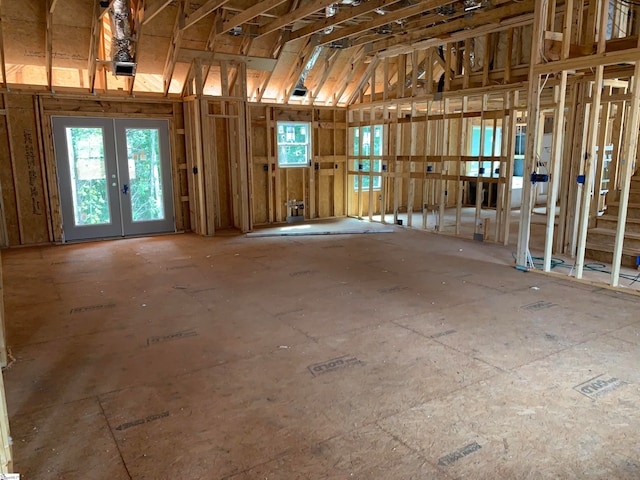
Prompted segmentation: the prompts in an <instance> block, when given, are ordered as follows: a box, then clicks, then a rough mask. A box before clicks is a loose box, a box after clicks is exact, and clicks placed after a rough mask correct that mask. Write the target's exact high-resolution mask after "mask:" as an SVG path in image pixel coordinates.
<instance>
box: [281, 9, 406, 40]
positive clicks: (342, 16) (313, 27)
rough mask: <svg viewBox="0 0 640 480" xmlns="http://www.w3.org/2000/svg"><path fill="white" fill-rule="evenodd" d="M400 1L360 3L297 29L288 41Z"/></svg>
mask: <svg viewBox="0 0 640 480" xmlns="http://www.w3.org/2000/svg"><path fill="white" fill-rule="evenodd" d="M399 1H400V0H370V1H369V2H365V3H362V4H360V5H358V6H357V7H350V8H346V9H344V10H339V11H338V13H337V14H336V15H334V16H333V17H326V18H324V19H323V20H320V21H317V22H313V23H311V24H309V25H307V26H306V27H302V28H299V29H297V30H294V31H293V32H291V35H290V36H289V40H295V39H296V38H302V37H306V36H308V35H313V34H314V33H317V32H320V31H322V30H325V29H327V28H331V27H334V26H336V25H339V24H341V23H344V22H346V21H348V20H352V19H354V18H356V17H358V16H360V15H365V14H367V13H369V12H373V11H374V10H377V9H380V8H384V7H388V6H389V5H393V4H394V3H398V2H399Z"/></svg>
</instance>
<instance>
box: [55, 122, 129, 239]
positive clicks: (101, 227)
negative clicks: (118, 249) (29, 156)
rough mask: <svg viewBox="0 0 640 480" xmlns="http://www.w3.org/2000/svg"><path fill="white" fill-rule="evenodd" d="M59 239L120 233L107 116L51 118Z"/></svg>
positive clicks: (112, 149) (112, 140)
mask: <svg viewBox="0 0 640 480" xmlns="http://www.w3.org/2000/svg"><path fill="white" fill-rule="evenodd" d="M52 125H53V140H54V147H55V153H56V164H57V167H58V184H59V187H60V207H61V210H62V230H63V235H64V239H65V241H68V240H88V239H93V238H107V237H117V236H121V235H122V221H121V215H120V199H119V196H120V195H119V184H118V171H117V163H116V151H115V139H114V133H113V120H110V119H104V118H76V117H53V119H52Z"/></svg>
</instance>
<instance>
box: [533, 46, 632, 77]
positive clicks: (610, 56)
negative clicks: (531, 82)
mask: <svg viewBox="0 0 640 480" xmlns="http://www.w3.org/2000/svg"><path fill="white" fill-rule="evenodd" d="M638 58H640V47H634V48H630V49H626V50H619V51H616V52H602V53H594V54H593V55H584V56H580V57H574V58H567V59H566V60H558V61H555V62H548V63H543V64H540V65H536V67H535V72H536V73H538V74H540V75H544V74H547V73H555V72H561V71H562V70H579V69H591V68H593V67H597V66H598V65H614V64H618V63H635V61H636V60H637V59H638Z"/></svg>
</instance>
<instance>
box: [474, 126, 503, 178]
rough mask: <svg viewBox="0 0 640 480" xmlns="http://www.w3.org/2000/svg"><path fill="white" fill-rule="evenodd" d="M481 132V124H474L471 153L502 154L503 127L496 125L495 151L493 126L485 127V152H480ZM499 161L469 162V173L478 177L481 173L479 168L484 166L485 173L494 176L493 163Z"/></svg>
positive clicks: (484, 155) (498, 163) (477, 155)
mask: <svg viewBox="0 0 640 480" xmlns="http://www.w3.org/2000/svg"><path fill="white" fill-rule="evenodd" d="M480 133H481V128H480V125H474V126H473V128H472V130H471V155H472V156H474V157H480V156H483V157H493V156H497V157H499V156H500V155H501V147H502V127H500V126H498V127H496V143H495V152H494V145H493V127H485V129H484V149H483V150H484V152H482V154H481V153H480ZM494 163H497V165H500V162H499V161H498V162H482V165H480V162H467V172H466V173H467V175H469V176H473V177H476V176H478V173H479V168H480V167H483V168H484V169H485V173H484V175H485V176H487V177H489V176H492V175H493V174H494V173H493V168H492V165H493V164H494Z"/></svg>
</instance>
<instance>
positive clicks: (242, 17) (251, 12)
mask: <svg viewBox="0 0 640 480" xmlns="http://www.w3.org/2000/svg"><path fill="white" fill-rule="evenodd" d="M286 1H287V0H264V1H262V2H260V3H257V4H255V5H254V6H253V7H251V8H248V9H246V10H244V11H242V12H240V13H238V14H237V15H234V16H233V17H231V18H230V19H229V20H227V21H226V22H224V23H223V24H222V28H221V29H220V30H219V31H218V34H222V33H226V32H228V31H229V30H231V29H233V28H235V27H239V26H240V25H242V24H243V23H246V22H248V21H250V20H251V19H253V18H255V17H257V16H259V15H262V14H263V13H265V12H268V11H269V10H271V9H272V8H275V7H277V6H278V5H282V4H283V3H284V2H286Z"/></svg>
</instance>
